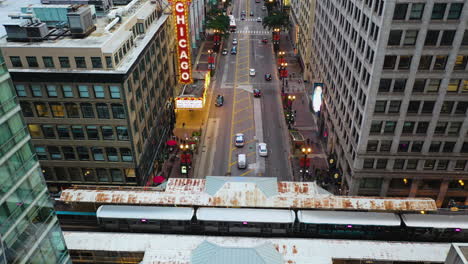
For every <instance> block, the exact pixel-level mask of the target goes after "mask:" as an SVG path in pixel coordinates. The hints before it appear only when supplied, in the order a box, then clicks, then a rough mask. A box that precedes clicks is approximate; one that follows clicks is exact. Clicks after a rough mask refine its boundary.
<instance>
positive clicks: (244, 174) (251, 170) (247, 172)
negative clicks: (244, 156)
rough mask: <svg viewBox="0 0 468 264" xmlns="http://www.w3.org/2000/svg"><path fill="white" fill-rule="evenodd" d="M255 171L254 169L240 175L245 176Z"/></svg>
mask: <svg viewBox="0 0 468 264" xmlns="http://www.w3.org/2000/svg"><path fill="white" fill-rule="evenodd" d="M253 171H254V170H249V171H246V172H244V173H242V174H241V175H240V176H245V175H247V174H249V173H251V172H253Z"/></svg>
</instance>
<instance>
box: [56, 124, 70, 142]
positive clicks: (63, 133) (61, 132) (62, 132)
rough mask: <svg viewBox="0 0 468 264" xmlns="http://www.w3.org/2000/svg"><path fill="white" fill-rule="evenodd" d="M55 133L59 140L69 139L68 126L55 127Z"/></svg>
mask: <svg viewBox="0 0 468 264" xmlns="http://www.w3.org/2000/svg"><path fill="white" fill-rule="evenodd" d="M57 133H58V136H59V138H60V139H70V128H69V127H68V126H57Z"/></svg>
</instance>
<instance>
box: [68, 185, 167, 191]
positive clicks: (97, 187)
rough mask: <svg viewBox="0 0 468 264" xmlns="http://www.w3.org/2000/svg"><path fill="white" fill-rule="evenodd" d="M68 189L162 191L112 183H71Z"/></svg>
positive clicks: (157, 188) (154, 188)
mask: <svg viewBox="0 0 468 264" xmlns="http://www.w3.org/2000/svg"><path fill="white" fill-rule="evenodd" d="M70 189H84V190H112V191H118V190H125V191H163V189H162V188H160V187H144V186H112V185H72V186H71V187H70Z"/></svg>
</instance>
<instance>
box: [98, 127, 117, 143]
mask: <svg viewBox="0 0 468 264" xmlns="http://www.w3.org/2000/svg"><path fill="white" fill-rule="evenodd" d="M101 132H102V138H103V139H104V140H114V139H115V137H114V130H113V128H112V127H111V126H102V127H101Z"/></svg>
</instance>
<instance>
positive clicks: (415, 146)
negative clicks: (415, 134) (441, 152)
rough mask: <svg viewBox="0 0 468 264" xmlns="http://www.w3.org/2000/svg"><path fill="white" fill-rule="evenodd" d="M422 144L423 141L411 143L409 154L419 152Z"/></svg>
mask: <svg viewBox="0 0 468 264" xmlns="http://www.w3.org/2000/svg"><path fill="white" fill-rule="evenodd" d="M423 144H424V141H413V144H411V152H418V153H419V152H421V151H422V147H423Z"/></svg>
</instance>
